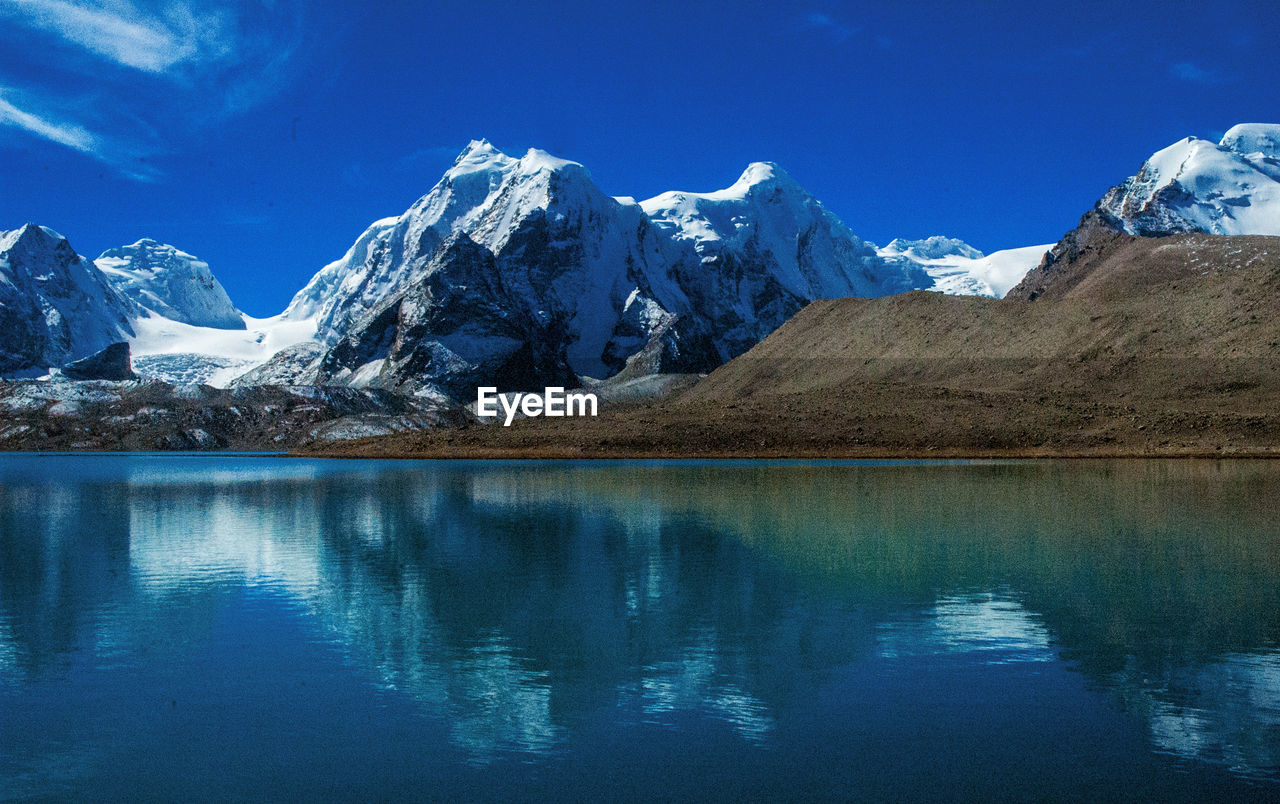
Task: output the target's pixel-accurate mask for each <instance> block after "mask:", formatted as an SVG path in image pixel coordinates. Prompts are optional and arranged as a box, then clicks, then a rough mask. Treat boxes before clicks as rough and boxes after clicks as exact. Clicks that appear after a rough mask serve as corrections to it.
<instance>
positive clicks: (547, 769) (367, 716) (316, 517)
mask: <svg viewBox="0 0 1280 804" xmlns="http://www.w3.org/2000/svg"><path fill="white" fill-rule="evenodd" d="M0 795H3V796H4V797H12V798H24V797H34V798H67V797H72V798H102V797H107V798H151V799H156V798H162V799H171V798H198V799H223V798H261V797H270V798H298V797H303V798H320V797H334V796H340V797H360V798H391V797H404V796H408V797H413V798H466V799H475V798H499V797H503V798H505V797H510V796H513V795H514V796H518V797H520V798H557V799H578V800H585V799H597V798H600V797H605V798H613V799H616V798H642V799H648V798H657V797H661V798H713V799H735V800H740V799H743V798H754V799H759V798H762V797H787V798H795V797H801V796H807V797H813V796H817V797H824V798H868V797H870V798H902V797H907V798H939V797H941V798H948V799H975V800H980V799H990V798H993V797H998V798H1017V799H1022V798H1079V797H1086V796H1087V797H1091V798H1093V797H1105V798H1114V797H1125V798H1133V797H1141V798H1163V799H1191V800H1194V799H1201V800H1202V799H1205V798H1241V797H1245V798H1275V797H1280V462H1190V461H1188V462H1142V461H1131V462H1043V463H1004V464H1001V463H994V464H991V463H989V464H980V463H979V464H964V463H959V464H956V463H951V464H917V463H909V462H894V463H842V464H812V463H786V464H769V463H726V464H718V463H654V462H636V463H524V462H494V463H479V462H444V463H430V462H422V463H418V462H356V461H328V462H327V461H303V460H293V459H284V458H278V457H260V456H241V457H192V456H83V457H76V456H16V455H10V456H2V457H0Z"/></svg>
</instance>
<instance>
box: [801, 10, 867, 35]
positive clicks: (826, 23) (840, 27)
mask: <svg viewBox="0 0 1280 804" xmlns="http://www.w3.org/2000/svg"><path fill="white" fill-rule="evenodd" d="M800 24H801V25H802V26H803V27H805V28H808V29H809V30H814V31H821V32H822V33H824V34H826V35H827V36H830V37H831V38H832V39H835V40H836V41H837V42H841V43H843V42H846V41H848V40H849V37H851V36H853V35H854V34H856V33H857V32H858V30H859V29H858V26H856V25H846V24H845V23H843V22H841V21H840V20H837V19H836V18H835V17H832V16H831V15H830V14H824V13H822V12H820V11H811V12H809V13H808V14H805V15H804V19H802V20H801V21H800Z"/></svg>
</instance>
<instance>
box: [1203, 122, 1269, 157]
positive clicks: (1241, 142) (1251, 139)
mask: <svg viewBox="0 0 1280 804" xmlns="http://www.w3.org/2000/svg"><path fill="white" fill-rule="evenodd" d="M1218 144H1219V145H1220V146H1221V147H1223V148H1226V149H1227V150H1230V151H1234V152H1236V153H1238V154H1242V155H1245V156H1249V155H1251V154H1257V153H1260V154H1262V155H1263V156H1270V157H1274V158H1280V123H1237V124H1236V125H1234V126H1232V127H1231V128H1230V130H1228V131H1227V133H1226V134H1224V135H1223V136H1222V142H1220V143H1218Z"/></svg>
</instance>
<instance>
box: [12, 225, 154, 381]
mask: <svg viewBox="0 0 1280 804" xmlns="http://www.w3.org/2000/svg"><path fill="white" fill-rule="evenodd" d="M136 312H137V309H136V307H135V306H134V305H133V303H132V302H130V301H129V300H128V299H125V298H123V297H122V296H120V295H119V294H118V293H116V291H115V290H114V289H112V287H111V285H110V284H109V283H108V282H107V280H106V278H105V277H104V276H103V275H102V272H101V271H99V270H98V269H97V267H96V266H94V264H93V263H92V262H90V261H89V260H86V259H85V258H84V257H81V256H80V255H79V254H77V253H76V251H75V249H73V248H72V247H71V244H70V243H68V242H67V239H66V238H65V237H63V236H62V235H60V234H58V233H57V232H55V231H54V230H53V229H50V228H48V227H46V226H37V225H35V224H31V223H28V224H26V225H25V226H23V227H21V228H19V229H15V230H13V231H9V232H0V372H5V373H14V372H28V371H33V372H42V371H43V370H45V369H48V368H50V367H58V366H62V365H64V364H66V363H68V362H70V361H73V360H76V359H78V358H81V357H85V356H87V355H90V354H93V353H94V352H97V351H100V350H101V349H104V348H106V347H107V346H109V345H111V344H113V343H118V342H120V341H123V340H125V339H126V338H128V337H129V336H131V335H132V334H133V330H132V328H131V326H130V321H131V319H132V318H133V316H134V315H135V314H136Z"/></svg>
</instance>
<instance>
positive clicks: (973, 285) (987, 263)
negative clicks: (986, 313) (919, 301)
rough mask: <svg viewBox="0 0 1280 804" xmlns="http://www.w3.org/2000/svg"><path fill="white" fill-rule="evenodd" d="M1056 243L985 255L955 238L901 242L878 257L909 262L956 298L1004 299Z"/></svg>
mask: <svg viewBox="0 0 1280 804" xmlns="http://www.w3.org/2000/svg"><path fill="white" fill-rule="evenodd" d="M1052 245H1053V244H1052V243H1048V244H1045V245H1042V246H1025V247H1022V248H1011V249H1005V250H1003V251H995V252H992V253H991V254H987V255H983V253H982V252H981V251H979V250H978V249H976V248H974V247H973V246H970V245H969V244H968V243H965V242H964V241H963V240H957V239H955V238H951V237H939V236H934V237H930V238H927V239H925V240H902V239H897V240H893V241H892V242H890V243H889V245H887V246H885V247H884V248H881V249H878V250H877V253H878V254H879V255H880V256H881V257H883V258H884V259H886V260H907V261H910V262H913V263H915V264H917V265H919V266H920V267H922V268H924V270H925V272H926V273H928V274H929V276H930V277H931V278H932V279H933V283H934V284H933V287H931V288H929V290H935V291H938V292H941V293H946V294H948V295H952V296H989V297H992V298H996V299H1000V298H1003V297H1004V295H1005V294H1006V293H1008V292H1009V291H1010V289H1012V288H1013V286H1014V285H1016V284H1018V283H1019V282H1021V281H1022V278H1023V277H1024V276H1026V275H1027V272H1028V271H1030V270H1031V269H1032V268H1035V267H1036V266H1037V265H1039V264H1040V259H1041V258H1042V257H1043V256H1044V253H1045V252H1046V251H1048V250H1049V248H1050V247H1051V246H1052Z"/></svg>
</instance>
